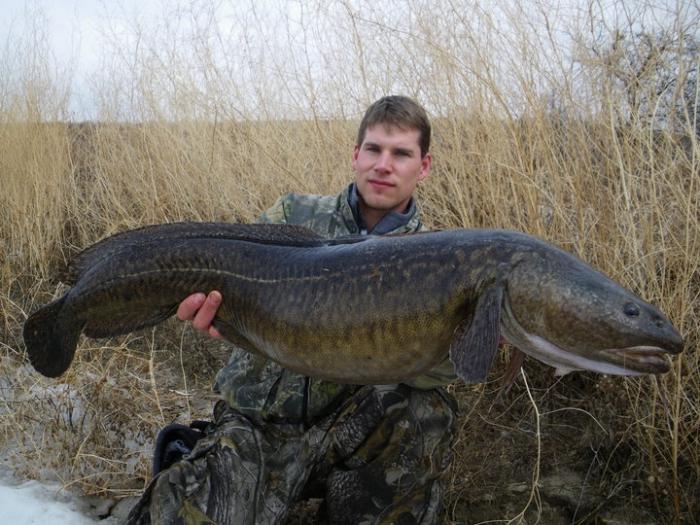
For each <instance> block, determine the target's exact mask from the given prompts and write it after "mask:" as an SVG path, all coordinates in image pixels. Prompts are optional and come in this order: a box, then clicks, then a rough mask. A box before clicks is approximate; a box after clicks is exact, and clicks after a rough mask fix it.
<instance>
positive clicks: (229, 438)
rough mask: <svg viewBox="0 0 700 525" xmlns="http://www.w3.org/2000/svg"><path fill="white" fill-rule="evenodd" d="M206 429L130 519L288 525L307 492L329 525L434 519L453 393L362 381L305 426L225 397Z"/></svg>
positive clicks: (449, 437) (448, 443)
mask: <svg viewBox="0 0 700 525" xmlns="http://www.w3.org/2000/svg"><path fill="white" fill-rule="evenodd" d="M214 415H215V420H214V423H213V424H212V425H210V428H209V429H208V431H207V435H206V436H205V437H204V438H202V439H201V440H200V441H198V443H197V445H196V447H195V449H194V450H193V451H192V453H191V454H190V455H189V456H188V457H186V459H184V460H182V461H180V462H178V463H175V464H174V465H173V466H171V467H170V468H169V469H167V470H165V471H163V472H161V473H160V474H159V475H158V476H157V477H156V478H154V480H153V481H152V482H151V484H150V485H149V487H148V488H147V489H146V492H145V494H144V495H143V497H142V499H141V500H140V501H139V502H138V503H137V505H136V506H135V507H134V509H133V510H132V511H131V514H130V515H129V518H128V520H127V523H129V524H146V523H158V524H161V523H167V524H170V523H177V524H187V525H191V524H209V523H216V524H220V525H223V524H268V523H283V522H284V520H285V518H286V517H287V515H288V513H289V509H290V507H291V505H292V504H293V503H294V502H295V501H297V500H299V499H300V498H303V497H309V496H318V497H321V498H323V500H324V503H323V505H322V508H321V511H320V512H321V515H322V520H323V523H334V524H336V523H338V524H340V523H348V524H350V523H352V524H361V523H368V524H369V523H395V524H401V525H404V524H405V525H408V524H414V523H415V524H417V523H421V524H423V523H425V524H428V523H436V522H437V519H438V514H439V508H440V500H441V486H440V477H441V475H442V474H443V473H444V472H445V470H446V469H447V467H448V466H449V464H450V461H451V444H452V436H453V434H454V428H455V412H454V403H453V400H452V399H451V398H450V397H449V395H448V394H446V393H445V392H444V391H443V390H442V389H435V390H417V389H412V388H410V387H408V386H406V385H391V386H365V387H360V388H359V389H358V390H357V391H356V392H355V393H354V394H353V395H352V396H351V397H350V398H349V399H348V400H346V402H345V403H344V404H342V405H341V406H340V408H338V409H337V410H336V411H335V412H334V413H333V414H331V415H330V416H327V417H325V418H324V419H322V420H320V421H319V422H318V423H316V424H314V425H311V426H310V427H309V426H305V425H301V424H290V423H283V424H280V423H269V422H268V423H263V422H253V421H252V420H251V419H249V418H247V417H246V416H243V415H242V414H240V413H239V412H236V411H234V410H232V409H230V408H229V407H228V405H226V404H225V403H223V402H220V403H219V404H218V405H217V406H216V408H215V412H214Z"/></svg>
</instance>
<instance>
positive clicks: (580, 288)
mask: <svg viewBox="0 0 700 525" xmlns="http://www.w3.org/2000/svg"><path fill="white" fill-rule="evenodd" d="M229 226H230V228H224V227H223V226H222V225H218V224H213V225H212V224H206V223H205V224H203V225H200V224H198V223H189V224H179V223H176V224H174V225H160V226H156V227H150V228H145V229H140V230H135V231H133V232H131V233H130V232H126V233H123V234H118V235H117V236H115V237H114V238H108V239H106V240H105V241H101V242H100V243H97V244H96V245H94V246H93V247H90V248H88V249H87V250H86V251H85V252H83V253H82V254H81V255H79V256H78V258H77V259H78V262H77V264H76V265H74V270H73V275H74V276H75V277H76V279H77V281H76V282H75V284H74V286H73V288H71V289H70V290H69V291H68V293H67V294H66V296H64V297H63V298H62V299H60V300H59V301H57V302H55V303H52V305H49V306H51V308H50V311H49V310H47V311H44V312H43V313H42V311H41V310H40V311H39V312H37V313H36V314H34V315H32V316H31V317H30V318H29V320H28V321H27V323H26V325H25V342H26V343H27V348H28V352H29V357H30V359H31V361H32V363H33V364H34V366H35V367H36V368H37V369H38V370H39V371H40V372H42V373H44V374H46V375H50V376H55V375H60V374H61V373H63V371H64V370H65V368H67V366H68V365H69V364H70V360H71V359H72V355H73V352H74V350H75V343H76V342H77V337H78V335H79V333H80V331H82V330H84V332H85V334H86V335H88V336H92V337H98V336H99V337H104V336H110V335H118V334H122V333H126V332H129V331H132V330H135V329H138V328H143V327H146V326H152V325H154V324H157V323H158V322H161V321H163V320H164V319H166V318H167V317H169V316H170V315H172V314H173V313H174V311H175V309H176V308H177V305H178V304H179V303H180V301H181V300H182V299H184V298H185V297H187V296H188V295H190V294H191V293H192V292H195V291H207V290H213V289H217V290H220V291H221V292H222V296H223V302H222V305H221V307H220V309H219V312H218V314H217V317H216V319H215V326H217V328H218V329H219V331H220V332H221V334H222V335H223V336H224V337H225V338H227V339H229V340H231V341H233V342H234V343H236V344H238V345H240V346H241V347H243V348H244V349H246V350H248V351H251V352H253V353H259V354H262V355H265V356H267V357H269V358H271V359H273V360H275V361H277V362H279V363H280V364H282V365H283V366H284V367H287V368H289V369H291V370H294V371H296V372H299V373H302V374H304V375H310V376H314V377H319V378H323V379H328V380H332V381H335V382H341V383H353V384H372V383H375V384H382V383H396V382H400V381H402V380H406V379H409V378H411V377H415V376H417V375H418V374H420V373H422V372H424V371H426V370H428V369H430V368H431V367H433V366H434V365H436V364H437V363H439V362H440V361H441V360H442V359H444V358H445V356H446V355H447V352H448V351H449V350H450V348H451V347H452V349H453V350H455V347H456V346H457V347H458V348H456V350H455V351H458V352H472V353H475V352H477V353H478V352H485V353H486V355H488V356H489V357H488V359H482V358H479V359H472V358H471V357H470V356H467V359H462V360H461V363H462V364H461V365H460V366H461V367H462V368H463V370H462V372H463V373H462V374H460V375H461V377H463V378H465V380H466V379H469V380H471V379H475V380H481V379H483V378H484V375H485V373H486V372H487V371H488V370H487V368H485V367H488V366H490V362H491V360H492V356H493V354H494V353H495V345H496V344H497V341H498V337H497V334H493V333H488V334H482V333H480V332H479V331H476V332H475V331H474V330H472V331H471V332H470V331H468V330H462V331H458V328H460V327H463V326H464V324H465V323H466V322H469V321H471V322H473V326H475V327H482V326H483V327H484V328H480V330H486V331H489V332H490V331H492V330H493V327H494V326H495V327H496V329H498V326H499V319H501V322H500V326H503V327H504V329H507V330H506V333H507V335H508V336H509V340H511V342H513V343H514V344H517V345H518V346H522V347H524V348H523V349H524V351H526V352H527V351H528V349H529V350H530V352H528V353H530V354H531V355H534V356H535V357H538V358H540V359H541V360H543V361H544V362H547V363H549V364H552V365H553V366H560V365H562V363H563V365H562V367H563V368H564V367H568V368H572V369H575V368H576V367H579V366H583V367H584V368H590V369H594V370H598V371H608V370H612V373H625V370H626V368H625V367H626V366H627V364H626V361H625V360H626V359H629V357H630V356H629V355H628V354H625V355H622V356H612V357H611V356H608V355H607V354H606V355H604V356H603V358H602V359H604V360H605V361H611V362H612V364H613V368H610V367H607V368H606V367H603V368H601V367H598V368H596V367H595V366H598V365H597V364H596V363H595V362H593V363H592V362H591V357H590V356H589V355H588V354H591V351H590V350H587V349H586V348H585V347H586V345H589V346H590V345H594V346H595V347H596V349H595V350H596V352H598V354H600V355H603V353H602V352H601V351H605V350H606V347H605V344H606V343H607V342H608V341H609V340H611V341H612V343H611V344H612V345H613V346H611V347H608V348H629V347H633V346H634V347H636V346H643V345H651V344H653V345H656V346H659V347H662V348H664V349H665V350H664V351H668V352H671V353H676V352H677V351H680V347H681V346H682V340H681V339H680V336H679V335H678V334H677V333H676V332H675V330H674V329H673V327H672V326H671V324H670V322H668V320H667V319H666V318H665V317H664V316H663V314H661V313H660V312H658V311H657V310H656V309H654V307H653V306H651V305H649V304H648V303H645V302H644V301H642V300H641V299H639V298H637V297H636V296H634V295H633V294H631V293H630V292H628V291H626V290H624V289H623V288H622V287H620V286H619V285H617V284H615V283H614V282H612V281H611V280H609V279H608V278H606V277H605V276H604V275H602V274H601V273H600V272H597V271H596V270H594V269H592V268H590V267H589V266H588V265H586V264H585V263H583V262H582V261H580V260H579V259H577V258H575V257H574V256H572V255H570V254H568V253H567V252H565V251H563V250H561V249H559V248H556V247H554V246H551V245H549V244H547V243H545V242H543V241H540V240H538V239H536V238H534V237H531V236H528V235H525V234H520V233H516V232H508V231H501V230H448V231H442V232H427V233H417V234H412V235H396V236H383V237H371V236H370V237H348V238H345V239H343V238H341V239H335V240H323V239H322V238H320V237H318V236H316V235H315V234H313V233H311V232H308V231H307V230H305V229H303V228H300V227H295V226H286V225H229ZM256 231H259V238H258V237H256V234H255V232H256ZM149 232H151V233H153V235H149ZM103 252H104V253H103ZM482 296H484V297H488V298H489V300H488V301H480V299H481V297H482ZM624 301H627V302H626V303H625V302H624ZM632 303H633V304H634V305H635V308H641V309H642V310H641V312H642V314H643V315H642V317H643V319H632V320H630V319H629V318H628V317H634V316H627V317H625V316H624V315H621V314H619V311H621V310H622V309H624V308H627V309H629V306H625V305H629V304H632ZM479 304H483V306H482V308H489V309H490V310H489V312H486V313H483V312H479V311H478V308H477V305H479ZM47 308H48V307H47ZM638 313H639V312H638ZM637 317H639V316H637ZM481 319H491V321H490V322H489V323H486V324H483V323H481V321H480V320H481ZM589 319H590V320H591V322H588V321H589ZM46 323H53V324H52V326H51V327H49V328H46V327H45V326H43V325H44V324H46ZM592 323H595V324H592ZM489 327H491V328H489ZM592 328H593V329H599V330H598V332H599V333H597V334H591V333H590V332H591V329H592ZM458 332H459V333H460V334H461V335H460V336H459V338H457V337H456V335H455V334H457V333H458ZM460 338H461V339H460ZM538 338H539V339H538ZM540 340H543V341H545V343H542V342H541V341H540ZM494 341H495V342H494ZM533 341H534V342H533ZM552 341H554V343H556V344H555V345H554V350H552V349H551V348H550V347H549V346H547V344H548V343H551V342H552ZM560 342H565V343H567V345H569V346H566V351H565V352H564V354H566V355H565V356H564V357H561V356H559V355H557V351H558V350H560V348H559V347H558V346H557V344H559V343H560ZM582 342H583V343H584V344H582ZM657 343H658V344H657ZM460 345H461V346H460ZM550 346H551V345H550ZM598 347H600V348H598ZM543 348H544V349H545V350H544V352H545V353H544V354H542V352H543V350H542V349H543ZM339 349H340V350H339ZM538 352H539V353H538ZM586 352H588V354H587V353H586ZM569 353H570V354H573V356H574V357H572V358H570V356H568V354H569ZM550 354H552V355H555V357H554V358H553V357H552V355H550ZM578 354H581V355H578ZM598 354H595V356H594V357H595V358H596V359H599V358H600V357H599V355H598ZM462 355H465V354H464V353H463V354H462ZM632 357H634V358H635V359H636V358H638V356H632ZM650 360H651V364H650V363H649V362H648V361H650ZM594 361H595V360H594ZM646 361H647V362H645V363H643V366H642V365H640V366H641V368H640V370H641V372H650V371H651V372H653V371H657V369H659V370H660V368H663V366H662V365H661V364H660V363H659V362H657V361H659V359H657V358H655V357H652V358H647V359H646ZM581 363H583V365H581ZM593 365H595V366H593ZM470 366H471V367H475V370H469V369H468V368H469V367H470ZM606 366H607V365H606ZM465 368H466V369H465ZM638 368H639V367H638ZM458 372H459V371H458Z"/></svg>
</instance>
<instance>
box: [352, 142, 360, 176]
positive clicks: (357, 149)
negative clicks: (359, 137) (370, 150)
mask: <svg viewBox="0 0 700 525" xmlns="http://www.w3.org/2000/svg"><path fill="white" fill-rule="evenodd" d="M359 154H360V145H359V144H355V147H354V148H353V150H352V169H354V170H356V169H357V156H358V155H359Z"/></svg>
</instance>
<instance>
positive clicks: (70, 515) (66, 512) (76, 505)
mask: <svg viewBox="0 0 700 525" xmlns="http://www.w3.org/2000/svg"><path fill="white" fill-rule="evenodd" d="M84 507H85V505H84V504H81V502H80V501H79V498H78V497H77V496H75V495H73V494H70V493H69V492H67V491H65V490H63V489H61V487H58V486H50V485H42V484H41V483H38V482H36V481H27V482H24V483H21V484H19V485H13V484H12V483H11V482H9V481H6V480H0V509H2V522H3V523H12V525H33V524H37V525H44V524H46V523H51V524H52V525H95V524H97V523H100V524H108V523H109V524H113V523H116V521H114V520H113V519H111V518H108V519H105V520H95V519H93V518H90V517H88V516H87V515H86V514H85V510H84Z"/></svg>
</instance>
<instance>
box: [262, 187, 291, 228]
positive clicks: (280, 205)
mask: <svg viewBox="0 0 700 525" xmlns="http://www.w3.org/2000/svg"><path fill="white" fill-rule="evenodd" d="M288 200H289V194H287V195H282V196H281V197H280V198H278V199H277V200H276V201H275V203H274V204H273V205H272V206H271V207H270V208H268V209H267V210H265V211H264V212H263V213H262V215H260V218H259V219H258V222H262V223H266V224H287V213H286V212H285V205H286V203H287V201H288Z"/></svg>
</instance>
